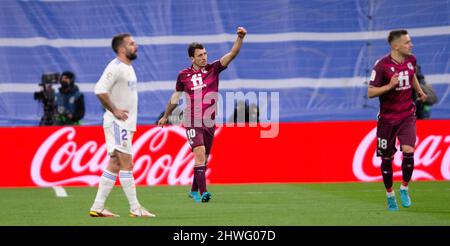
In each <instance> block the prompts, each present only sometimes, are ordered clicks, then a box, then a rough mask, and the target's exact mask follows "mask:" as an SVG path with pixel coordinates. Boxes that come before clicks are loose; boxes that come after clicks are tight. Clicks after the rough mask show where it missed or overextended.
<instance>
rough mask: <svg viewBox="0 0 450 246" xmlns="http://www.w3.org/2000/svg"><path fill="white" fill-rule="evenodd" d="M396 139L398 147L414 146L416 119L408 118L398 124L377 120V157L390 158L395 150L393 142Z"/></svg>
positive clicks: (413, 117) (412, 116)
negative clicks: (398, 143)
mask: <svg viewBox="0 0 450 246" xmlns="http://www.w3.org/2000/svg"><path fill="white" fill-rule="evenodd" d="M396 138H398V140H399V142H400V146H402V145H408V146H411V147H415V145H416V117H415V116H414V115H411V116H408V117H407V118H405V119H403V120H401V121H400V122H396V123H393V122H389V121H387V120H383V119H379V120H378V123H377V156H381V157H392V156H393V155H394V154H395V152H396V151H397V148H395V140H396Z"/></svg>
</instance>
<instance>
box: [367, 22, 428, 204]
mask: <svg viewBox="0 0 450 246" xmlns="http://www.w3.org/2000/svg"><path fill="white" fill-rule="evenodd" d="M388 42H389V45H390V46H391V52H390V54H388V55H387V56H385V57H383V58H381V59H379V60H378V61H377V62H376V64H375V67H374V68H373V70H372V75H371V78H370V83H369V88H368V96H369V98H373V97H379V100H380V112H379V114H378V123H377V143H378V145H377V155H378V156H380V157H381V173H382V176H383V182H384V186H385V187H386V194H387V203H388V209H389V210H390V211H397V210H398V205H397V201H396V199H395V193H394V191H393V189H392V185H393V171H392V159H393V156H394V154H395V152H396V151H397V149H396V148H395V141H396V138H398V140H399V142H400V150H401V151H402V152H403V161H402V178H403V181H402V184H401V186H400V191H399V192H400V198H401V202H402V206H403V207H405V208H408V207H410V206H411V198H410V196H409V193H408V183H409V181H410V180H411V177H412V173H413V170H414V146H415V142H416V117H415V110H416V107H415V104H414V102H413V99H412V90H413V89H414V90H415V91H416V92H417V94H418V99H419V100H422V101H425V100H426V97H427V96H426V95H425V93H424V92H423V91H422V89H421V88H420V85H419V81H418V80H417V77H416V74H415V67H416V57H415V56H414V55H412V53H411V51H412V47H413V44H412V42H411V38H410V37H409V35H408V32H407V31H406V30H394V31H391V32H390V33H389V36H388Z"/></svg>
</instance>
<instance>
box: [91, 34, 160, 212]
mask: <svg viewBox="0 0 450 246" xmlns="http://www.w3.org/2000/svg"><path fill="white" fill-rule="evenodd" d="M111 46H112V49H113V50H114V52H115V53H116V54H117V57H116V58H115V59H113V60H112V61H111V62H110V63H109V64H108V66H107V67H106V68H105V71H104V72H103V74H102V76H101V77H100V79H99V81H98V82H97V84H96V85H95V94H96V95H97V97H98V99H99V100H100V102H101V104H102V105H103V107H104V108H105V114H104V115H103V128H104V132H105V139H106V149H107V151H108V155H109V156H110V161H109V163H108V166H107V167H106V169H105V170H104V171H103V174H102V176H101V178H100V182H99V186H98V190H97V195H96V197H95V200H94V204H93V205H92V207H91V210H90V212H89V214H90V216H92V217H118V216H119V215H117V214H114V213H113V212H111V211H109V210H107V209H105V202H106V199H107V198H108V195H109V193H110V192H111V190H112V189H113V187H114V184H115V183H116V178H117V176H119V179H120V183H121V185H122V188H123V191H124V192H125V195H126V197H127V199H128V202H129V204H130V216H131V217H155V215H154V214H152V213H150V212H149V211H148V210H147V209H145V208H144V207H142V206H141V204H140V203H139V201H138V199H137V195H136V186H135V182H134V177H133V172H132V169H133V161H132V156H131V155H132V153H131V142H132V138H133V134H134V132H135V131H136V121H137V103H138V95H137V88H136V85H137V79H136V73H135V72H134V69H133V66H132V65H131V62H132V61H133V60H134V59H136V58H137V44H136V42H135V41H134V39H133V37H132V36H131V35H130V34H128V33H122V34H118V35H116V36H114V37H113V39H112V44H111Z"/></svg>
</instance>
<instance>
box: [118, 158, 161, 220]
mask: <svg viewBox="0 0 450 246" xmlns="http://www.w3.org/2000/svg"><path fill="white" fill-rule="evenodd" d="M114 152H115V154H116V155H117V159H118V160H119V163H120V171H119V179H120V184H121V185H122V189H123V191H124V193H125V196H126V197H127V199H128V203H129V204H130V216H131V217H155V215H154V214H152V213H150V212H148V211H147V210H146V209H145V208H144V207H142V206H141V204H140V203H139V201H138V199H137V194H136V184H135V182H134V177H133V171H132V170H133V161H132V156H131V155H130V154H127V153H122V152H120V151H117V150H115V151H114Z"/></svg>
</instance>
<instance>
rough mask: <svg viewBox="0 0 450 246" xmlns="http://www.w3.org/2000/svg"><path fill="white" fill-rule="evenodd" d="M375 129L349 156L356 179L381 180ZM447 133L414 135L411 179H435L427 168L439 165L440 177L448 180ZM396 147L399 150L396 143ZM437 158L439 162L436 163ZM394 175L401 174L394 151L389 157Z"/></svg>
mask: <svg viewBox="0 0 450 246" xmlns="http://www.w3.org/2000/svg"><path fill="white" fill-rule="evenodd" d="M376 132H377V128H376V127H375V128H374V129H372V130H371V131H370V132H369V133H368V134H367V135H366V136H365V137H364V138H363V139H362V141H361V142H360V144H359V146H358V148H357V149H356V152H355V155H354V156H353V174H354V175H355V177H356V178H357V179H358V180H360V181H378V180H382V176H381V172H380V166H381V158H380V157H377V156H376V142H377V139H376ZM449 143H450V136H449V135H447V136H443V135H428V136H426V137H425V138H423V140H421V139H419V138H418V137H417V140H416V147H415V151H414V172H413V175H412V179H413V180H418V179H424V180H435V179H437V178H436V177H434V176H433V175H432V174H431V172H430V171H428V170H430V169H431V168H433V167H436V166H440V174H441V175H442V178H443V179H446V180H450V145H449ZM396 147H397V149H399V146H398V143H397V146H396ZM439 161H440V162H441V163H439ZM392 163H393V167H394V174H393V175H394V177H401V176H402V172H401V164H402V153H401V152H400V151H397V152H396V153H395V155H394V160H393V162H392Z"/></svg>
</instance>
